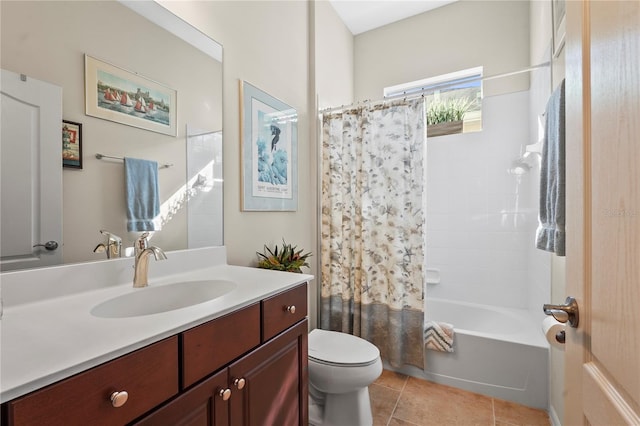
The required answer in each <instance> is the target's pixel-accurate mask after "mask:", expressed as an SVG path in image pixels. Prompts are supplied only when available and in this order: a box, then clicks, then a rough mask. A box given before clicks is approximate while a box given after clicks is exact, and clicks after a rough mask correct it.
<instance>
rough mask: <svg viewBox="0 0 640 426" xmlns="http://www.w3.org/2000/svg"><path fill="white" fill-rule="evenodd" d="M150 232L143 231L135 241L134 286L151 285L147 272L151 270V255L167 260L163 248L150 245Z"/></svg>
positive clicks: (157, 258)
mask: <svg viewBox="0 0 640 426" xmlns="http://www.w3.org/2000/svg"><path fill="white" fill-rule="evenodd" d="M148 236H149V233H148V232H145V233H143V234H142V235H140V237H139V238H138V239H137V240H136V243H135V246H134V247H135V272H134V274H133V286H134V287H136V288H138V287H146V286H147V285H149V283H148V282H147V273H148V271H149V255H150V254H153V257H154V258H155V259H156V260H165V259H166V258H167V255H165V254H164V251H162V249H161V248H159V247H155V246H149V240H148V239H147V237H148Z"/></svg>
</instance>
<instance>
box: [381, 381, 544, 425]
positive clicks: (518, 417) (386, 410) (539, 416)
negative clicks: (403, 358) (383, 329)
mask: <svg viewBox="0 0 640 426" xmlns="http://www.w3.org/2000/svg"><path fill="white" fill-rule="evenodd" d="M369 395H370V398H371V407H372V411H373V425H374V426H415V425H417V426H423V425H424V426H426V425H438V426H449V425H460V426H467V425H469V426H471V425H483V426H484V425H487V426H516V425H520V426H542V425H544V426H549V425H550V424H551V422H550V421H549V416H548V415H547V413H546V412H545V411H543V410H537V409H534V408H529V407H525V406H523V405H519V404H514V403H512V402H508V401H503V400H500V399H495V398H491V397H488V396H484V395H479V394H475V393H471V392H467V391H463V390H460V389H456V388H452V387H449V386H444V385H439V384H437V383H432V382H429V381H426V380H420V379H416V378H414V377H408V376H405V375H403V374H399V373H394V372H391V371H387V370H384V371H383V372H382V375H381V376H380V378H378V380H376V381H375V382H374V383H373V384H371V385H370V386H369Z"/></svg>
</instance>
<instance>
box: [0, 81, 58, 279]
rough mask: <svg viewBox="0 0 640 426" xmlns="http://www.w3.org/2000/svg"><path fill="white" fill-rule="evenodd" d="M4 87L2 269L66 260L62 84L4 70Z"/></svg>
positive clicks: (0, 153) (0, 183) (0, 207)
mask: <svg viewBox="0 0 640 426" xmlns="http://www.w3.org/2000/svg"><path fill="white" fill-rule="evenodd" d="M0 92H1V104H2V112H1V121H2V128H1V135H0V161H1V164H0V174H1V176H0V186H1V192H0V194H1V197H2V199H1V201H0V270H2V271H8V270H13V269H23V268H33V267H39V266H47V265H54V264H59V263H62V136H61V135H62V88H61V87H58V86H54V85H53V84H50V83H46V82H43V81H38V80H36V79H33V78H31V77H26V78H21V76H20V75H19V74H16V73H13V72H10V71H7V70H2V80H1V84H0ZM47 242H55V243H57V244H58V247H57V249H53V250H48V249H46V248H45V247H42V246H36V247H34V246H35V245H37V244H46V243H47ZM53 246H55V244H54V243H49V244H48V248H49V249H51V248H53Z"/></svg>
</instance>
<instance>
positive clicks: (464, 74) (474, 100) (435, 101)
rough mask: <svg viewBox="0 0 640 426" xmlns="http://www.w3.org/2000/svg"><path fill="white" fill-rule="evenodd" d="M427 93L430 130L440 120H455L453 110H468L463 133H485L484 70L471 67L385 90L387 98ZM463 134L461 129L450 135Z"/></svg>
mask: <svg viewBox="0 0 640 426" xmlns="http://www.w3.org/2000/svg"><path fill="white" fill-rule="evenodd" d="M418 94H423V95H424V97H425V99H426V101H427V116H428V120H427V131H428V132H429V127H430V126H432V125H433V124H435V122H439V121H443V120H446V121H451V117H450V115H451V114H450V113H451V112H455V111H452V110H459V109H460V108H462V110H464V111H465V112H464V117H463V120H462V121H463V123H462V129H461V131H462V133H467V132H477V131H480V130H482V67H476V68H470V69H466V70H462V71H457V72H453V73H449V74H443V75H439V76H436V77H430V78H426V79H423V80H418V81H412V82H410V83H404V84H399V85H397V86H392V87H386V88H385V89H384V96H385V98H389V97H398V96H411V95H418ZM450 133H460V130H457V131H449V132H448V133H441V134H450Z"/></svg>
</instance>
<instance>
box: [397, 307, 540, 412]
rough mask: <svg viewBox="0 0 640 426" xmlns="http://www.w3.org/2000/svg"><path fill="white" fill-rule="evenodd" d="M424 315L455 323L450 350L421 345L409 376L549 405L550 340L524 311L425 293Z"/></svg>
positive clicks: (494, 395) (519, 400)
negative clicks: (419, 361)
mask: <svg viewBox="0 0 640 426" xmlns="http://www.w3.org/2000/svg"><path fill="white" fill-rule="evenodd" d="M425 309H426V318H427V319H428V320H435V321H443V322H447V323H450V324H453V325H454V329H455V340H454V349H455V352H453V353H443V352H437V351H432V350H428V349H425V370H424V371H422V370H419V369H417V368H416V369H414V368H412V367H410V368H409V369H408V370H406V371H403V372H405V373H407V374H410V375H412V376H418V377H423V378H426V379H428V380H431V381H434V382H437V383H442V384H445V385H449V386H454V387H457V388H461V389H465V390H468V391H471V392H477V393H481V394H484V395H488V396H492V397H495V398H500V399H506V400H509V401H513V402H517V403H519V404H524V405H527V406H530V407H536V408H542V409H545V410H546V409H547V408H548V377H549V367H548V365H549V361H548V360H549V344H548V342H547V341H546V339H545V338H544V335H543V333H542V330H541V321H542V319H541V318H540V317H535V316H534V315H532V314H531V313H530V312H528V311H526V310H517V309H506V308H499V307H494V306H488V305H478V304H473V303H465V302H456V301H450V300H444V299H433V298H431V299H430V298H428V299H427V302H426V308H425Z"/></svg>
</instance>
